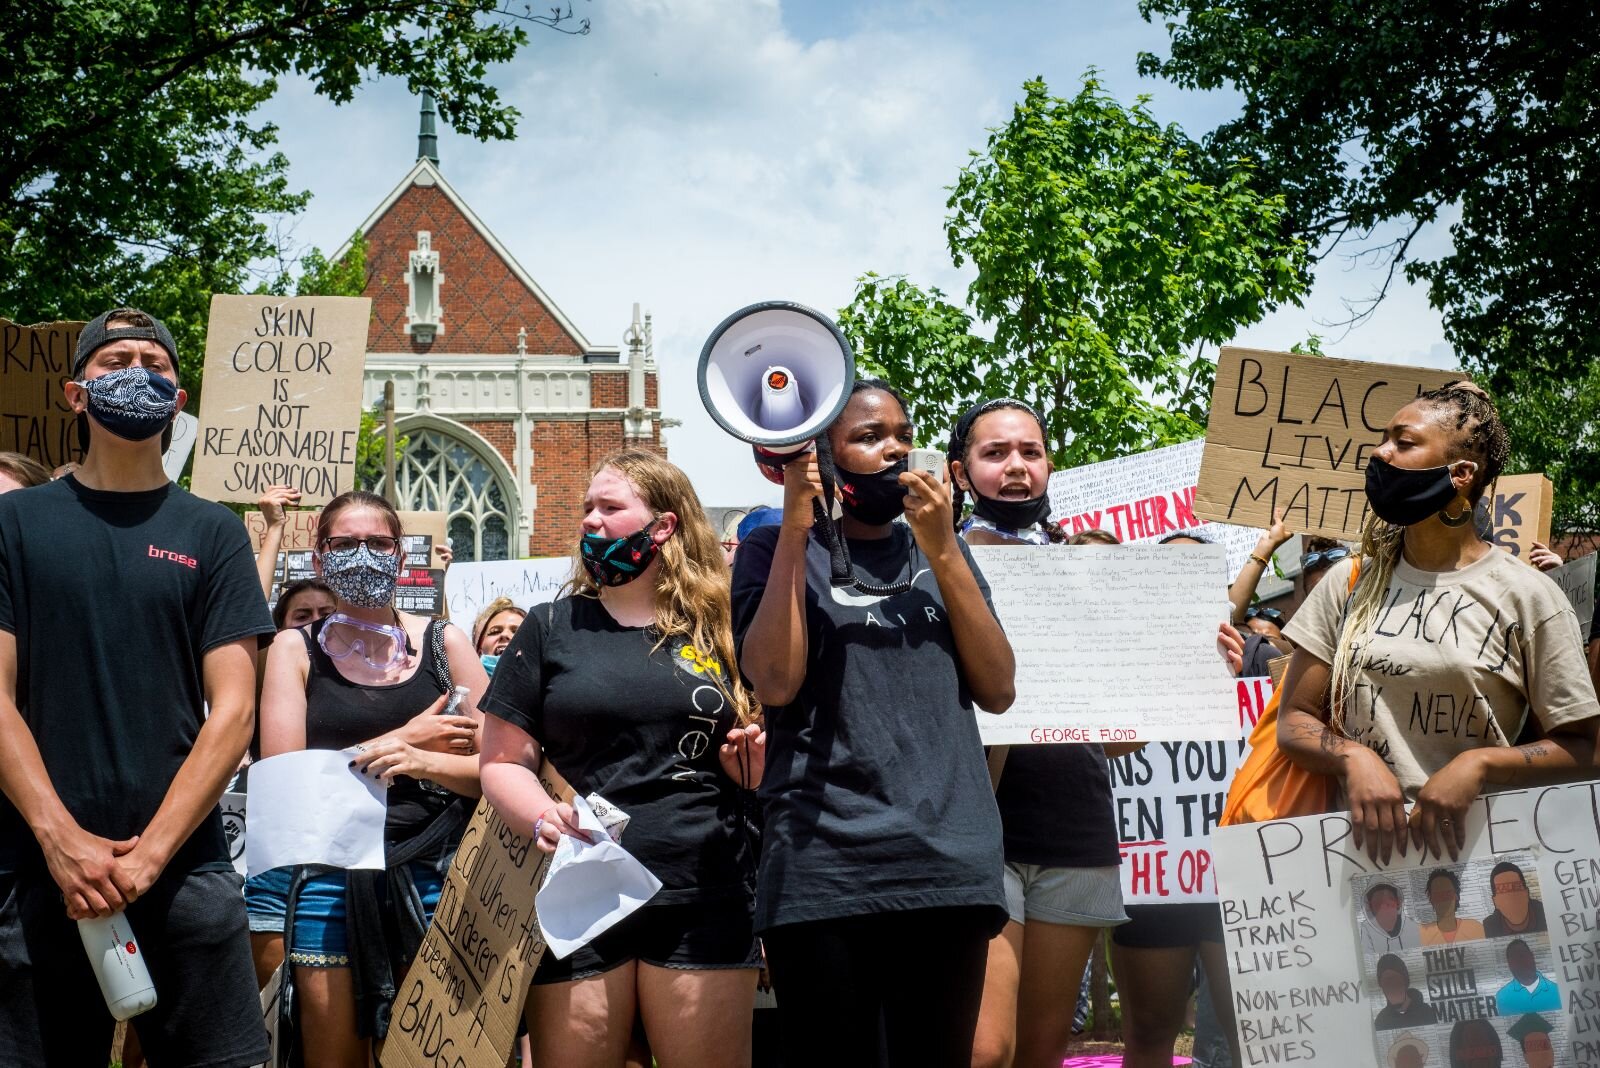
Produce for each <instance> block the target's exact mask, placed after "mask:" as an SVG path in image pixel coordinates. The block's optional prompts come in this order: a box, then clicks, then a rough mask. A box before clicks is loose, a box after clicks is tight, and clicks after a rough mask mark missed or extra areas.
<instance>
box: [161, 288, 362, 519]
mask: <svg viewBox="0 0 1600 1068" xmlns="http://www.w3.org/2000/svg"><path fill="white" fill-rule="evenodd" d="M371 314H372V302H371V301H370V300H367V299H366V298H365V297H295V298H293V299H290V298H284V297H266V296H224V295H221V294H219V295H217V296H214V297H212V298H211V321H210V325H209V326H208V328H207V332H206V366H205V392H204V393H203V394H202V397H201V409H200V430H199V442H198V444H197V445H196V447H195V460H194V478H193V489H194V492H195V493H196V494H198V495H200V496H202V497H209V498H211V499H212V500H217V501H255V500H257V499H259V498H260V496H261V493H262V491H263V490H265V489H266V488H267V487H268V486H276V485H283V486H293V487H294V488H295V489H297V490H299V491H300V503H301V504H302V505H318V504H326V503H327V502H328V501H330V500H332V499H333V498H334V497H337V496H338V495H339V494H340V493H343V492H345V491H346V490H350V489H354V488H355V472H356V439H357V437H358V435H359V432H360V427H361V373H362V369H363V367H364V365H365V363H366V349H367V322H368V320H369V319H370V317H371Z"/></svg>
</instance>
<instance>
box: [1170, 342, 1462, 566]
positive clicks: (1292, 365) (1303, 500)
mask: <svg viewBox="0 0 1600 1068" xmlns="http://www.w3.org/2000/svg"><path fill="white" fill-rule="evenodd" d="M1462 377H1464V376H1463V375H1462V373H1461V372H1459V371H1437V370H1431V369H1429V368H1425V367H1397V366H1392V365H1389V364H1381V363H1367V362H1365V361H1361V360H1336V359H1333V358H1331V357H1327V356H1303V355H1295V354H1292V353H1287V352H1263V351H1261V350H1259V349H1240V348H1233V347H1231V346H1228V347H1224V348H1223V350H1222V356H1221V358H1220V359H1219V360H1218V362H1217V382H1216V388H1215V389H1214V391H1213V392H1212V395H1211V420H1210V422H1209V423H1208V424H1207V425H1206V443H1205V454H1204V456H1203V458H1202V459H1201V461H1200V481H1199V487H1198V489H1197V491H1196V493H1195V498H1194V514H1195V515H1196V516H1199V517H1202V518H1205V519H1212V520H1216V521H1218V522H1223V523H1238V524H1242V525H1245V526H1252V527H1266V526H1269V525H1271V523H1272V510H1273V509H1274V508H1278V509H1282V512H1283V518H1284V522H1285V523H1287V524H1288V526H1289V529H1291V530H1294V531H1296V532H1298V533H1300V534H1322V535H1325V536H1327V537H1330V538H1344V539H1347V540H1354V539H1357V538H1359V537H1360V536H1361V525H1362V523H1363V522H1364V521H1365V520H1366V516H1367V495H1366V468H1367V457H1369V456H1370V455H1371V454H1372V452H1373V450H1374V449H1376V448H1377V447H1378V446H1379V444H1381V443H1382V439H1383V428H1384V427H1385V426H1386V425H1387V424H1388V422H1389V418H1390V417H1391V416H1393V415H1394V413H1395V412H1397V411H1399V410H1400V409H1401V408H1403V407H1405V406H1406V405H1407V404H1409V403H1410V402H1411V401H1413V400H1415V399H1416V397H1417V395H1418V394H1419V393H1423V392H1426V391H1427V390H1430V389H1435V388H1437V387H1439V386H1442V385H1444V384H1445V383H1446V382H1448V381H1450V380H1451V379H1459V378H1462Z"/></svg>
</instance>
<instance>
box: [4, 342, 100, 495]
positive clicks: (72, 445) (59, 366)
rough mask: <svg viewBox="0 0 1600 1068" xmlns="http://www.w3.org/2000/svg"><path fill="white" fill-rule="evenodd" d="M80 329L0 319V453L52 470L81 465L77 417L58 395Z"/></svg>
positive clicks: (69, 377)
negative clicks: (17, 455)
mask: <svg viewBox="0 0 1600 1068" xmlns="http://www.w3.org/2000/svg"><path fill="white" fill-rule="evenodd" d="M83 326H84V324H83V323H65V322H62V323H39V324H38V325H36V326H22V325H19V324H17V323H14V322H12V321H11V320H10V319H0V452H20V453H22V454H23V455H25V456H31V457H33V458H34V459H35V460H38V461H39V462H40V463H42V464H44V465H45V467H48V468H50V469H51V470H54V469H55V468H57V467H60V466H61V465H62V464H64V463H68V462H73V461H81V460H82V459H83V450H82V449H80V448H79V447H78V431H77V416H76V415H74V414H73V411H72V409H71V408H69V407H67V399H66V397H64V396H62V393H61V386H62V384H63V383H65V382H69V381H71V380H72V356H73V353H74V351H75V350H76V349H77V347H78V335H79V334H80V333H82V332H83Z"/></svg>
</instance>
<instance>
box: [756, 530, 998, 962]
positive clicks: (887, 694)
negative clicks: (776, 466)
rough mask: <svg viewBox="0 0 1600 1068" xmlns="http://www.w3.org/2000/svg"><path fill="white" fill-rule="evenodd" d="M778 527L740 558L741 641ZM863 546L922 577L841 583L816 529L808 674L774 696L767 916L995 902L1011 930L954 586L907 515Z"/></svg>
mask: <svg viewBox="0 0 1600 1068" xmlns="http://www.w3.org/2000/svg"><path fill="white" fill-rule="evenodd" d="M778 534H779V528H778V527H776V526H769V527H762V528H760V529H759V530H757V531H755V533H753V534H751V535H750V537H749V538H747V539H746V540H745V541H743V542H742V543H741V544H740V545H739V552H738V555H737V556H736V557H735V558H734V565H733V601H734V608H733V611H734V631H735V634H736V635H737V636H738V640H739V642H740V645H741V648H742V647H743V645H744V643H745V641H746V638H747V631H748V630H749V628H750V625H751V623H752V621H753V620H754V619H755V615H756V611H757V609H758V608H759V607H760V605H761V598H762V595H763V593H764V592H765V590H766V583H767V575H768V573H769V572H770V571H771V569H772V556H773V551H774V548H775V546H776V544H777V539H778ZM958 544H961V553H962V555H963V556H964V557H965V558H966V561H967V565H968V566H969V567H971V568H972V573H973V576H974V577H975V578H976V579H977V582H978V587H979V589H981V590H982V591H983V596H984V600H985V601H986V602H987V601H988V599H989V588H988V585H987V584H986V583H985V582H984V580H983V574H982V572H981V571H979V569H978V567H977V565H976V564H974V563H973V561H972V557H971V555H970V554H969V553H968V552H967V547H966V545H965V544H962V543H958ZM849 549H850V556H851V561H852V563H853V564H854V567H855V570H856V573H857V574H858V575H859V576H861V577H862V578H864V579H866V580H867V581H869V582H875V583H878V584H885V585H886V584H889V583H893V582H896V581H901V580H906V579H910V580H911V582H912V586H911V589H909V590H907V591H906V592H904V593H899V594H893V595H890V596H887V597H879V596H875V595H870V594H865V593H861V592H859V591H857V590H855V589H837V588H835V587H834V586H833V585H832V583H831V582H830V574H831V571H830V565H829V558H828V551H827V549H826V548H825V547H824V546H823V544H822V543H821V541H819V540H818V538H817V535H816V533H815V532H813V534H812V535H811V537H810V538H809V539H808V541H807V545H806V588H805V592H804V597H805V619H806V633H807V642H808V646H807V656H808V659H807V663H806V676H805V681H804V683H802V685H801V687H800V691H799V693H798V694H797V695H796V697H795V699H794V701H793V702H791V703H790V704H788V705H785V706H783V707H777V708H773V707H769V708H767V710H766V714H767V763H766V772H765V775H764V777H763V779H762V781H761V789H760V793H761V799H762V801H763V802H764V804H765V816H766V823H765V828H764V838H763V845H762V856H761V870H760V876H759V882H758V886H757V893H756V927H757V929H758V930H763V929H765V928H768V927H775V926H778V925H781V924H786V923H800V922H808V921H812V920H825V919H834V918H838V917H844V916H857V915H862V914H866V913H876V912H892V911H899V910H903V909H917V908H938V907H947V906H988V907H991V908H992V909H993V910H994V911H995V930H996V931H998V930H999V928H1000V926H1001V924H1002V923H1003V922H1004V908H1005V897H1004V893H1003V890H1002V884H1001V871H1002V867H1003V864H1004V859H1003V857H1002V854H1001V833H1000V814H999V812H998V810H997V809H996V808H995V802H994V794H993V792H992V791H991V789H990V787H989V773H988V768H987V765H986V763H985V761H984V756H983V746H982V743H981V742H980V741H979V737H978V724H977V720H976V718H975V715H974V712H973V707H972V697H971V695H970V693H969V691H968V688H967V682H966V679H965V677H964V676H963V674H962V672H961V668H960V666H959V664H958V662H957V659H956V650H955V636H954V634H953V633H952V631H951V627H950V621H949V613H948V610H947V609H946V607H945V603H944V597H943V595H942V593H941V592H940V590H939V584H938V582H937V580H936V579H935V578H934V575H933V571H932V569H931V566H930V565H929V563H928V561H927V560H926V559H925V558H924V557H923V556H922V554H921V552H920V550H917V549H916V548H915V546H914V545H913V539H912V535H911V531H910V529H909V528H908V527H907V526H906V525H905V524H903V523H895V524H893V526H892V527H891V531H890V535H889V537H887V538H882V539H874V540H856V539H851V540H850V541H849ZM990 610H991V611H993V606H992V605H991V606H990Z"/></svg>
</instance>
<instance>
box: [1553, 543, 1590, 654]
mask: <svg viewBox="0 0 1600 1068" xmlns="http://www.w3.org/2000/svg"><path fill="white" fill-rule="evenodd" d="M1594 565H1595V554H1594V553H1590V554H1589V555H1588V556H1580V557H1578V558H1577V559H1576V560H1568V561H1567V562H1566V563H1564V564H1562V565H1561V566H1560V567H1557V568H1553V569H1551V570H1549V571H1546V572H1545V574H1546V575H1549V576H1550V578H1551V579H1552V580H1554V582H1555V584H1556V585H1557V586H1560V587H1561V593H1562V594H1563V595H1564V596H1565V597H1566V599H1567V602H1568V603H1569V604H1571V605H1572V611H1573V612H1574V613H1575V614H1576V615H1577V617H1578V633H1579V634H1581V635H1583V638H1584V640H1585V641H1587V640H1588V638H1589V628H1590V627H1592V626H1593V625H1594V572H1595V566H1594Z"/></svg>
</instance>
